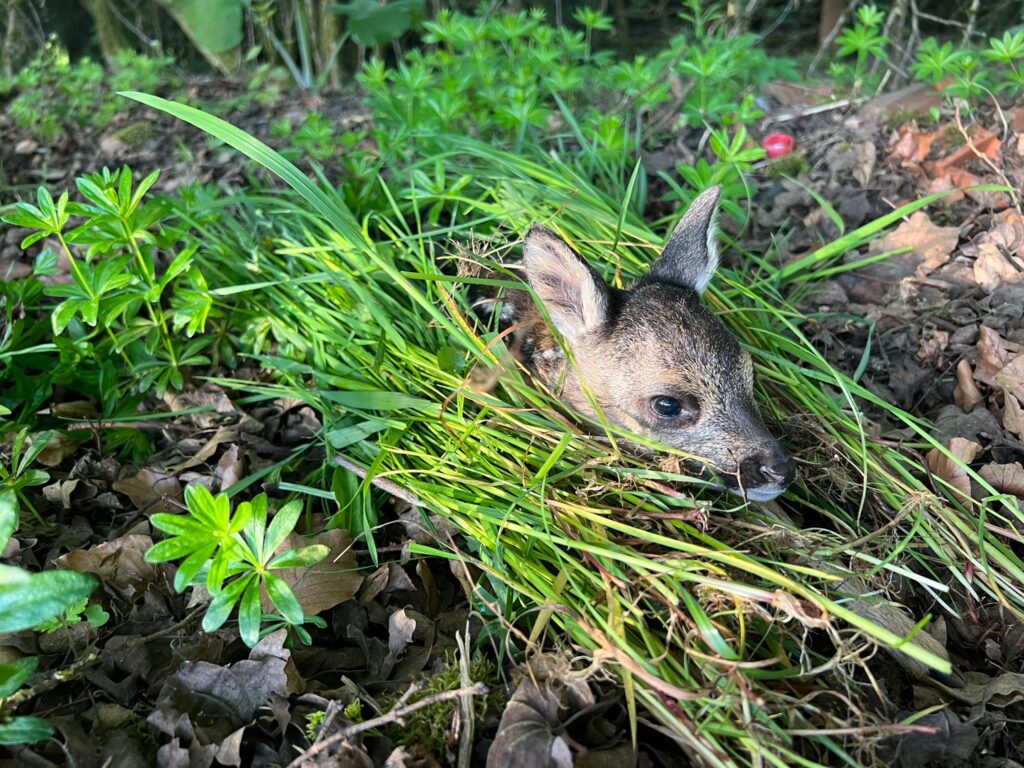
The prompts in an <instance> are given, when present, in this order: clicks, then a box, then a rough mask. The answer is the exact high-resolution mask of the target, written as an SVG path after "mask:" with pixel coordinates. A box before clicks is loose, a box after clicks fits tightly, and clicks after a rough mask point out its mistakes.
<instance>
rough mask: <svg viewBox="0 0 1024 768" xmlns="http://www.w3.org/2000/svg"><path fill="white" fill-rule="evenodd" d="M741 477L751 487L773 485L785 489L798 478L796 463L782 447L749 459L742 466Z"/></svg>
mask: <svg viewBox="0 0 1024 768" xmlns="http://www.w3.org/2000/svg"><path fill="white" fill-rule="evenodd" d="M740 475H741V477H742V480H743V483H744V484H745V485H747V486H749V487H755V486H760V485H769V484H771V485H777V486H779V487H780V488H785V487H786V486H787V485H789V484H790V483H792V482H793V479H794V478H795V477H796V463H795V462H794V461H793V459H792V457H790V456H789V454H787V453H786V452H785V451H783V450H782V449H781V447H780V448H779V449H778V450H775V451H771V452H770V453H764V454H761V455H760V456H753V457H751V458H749V459H747V460H746V461H745V462H743V464H742V465H741V466H740Z"/></svg>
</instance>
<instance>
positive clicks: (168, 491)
mask: <svg viewBox="0 0 1024 768" xmlns="http://www.w3.org/2000/svg"><path fill="white" fill-rule="evenodd" d="M112 487H113V489H114V490H115V491H117V492H118V493H123V494H125V495H126V496H127V497H128V498H129V499H131V500H132V503H133V504H134V505H135V506H136V508H137V509H140V510H142V511H143V512H145V513H146V514H153V513H155V512H178V511H180V510H181V508H182V501H183V496H182V490H181V481H180V480H178V478H177V477H175V476H174V475H172V474H170V473H168V472H165V471H164V470H162V469H155V468H143V469H140V470H139V473H138V474H137V475H135V476H134V477H128V478H125V479H124V480H117V481H115V482H114V483H113V484H112Z"/></svg>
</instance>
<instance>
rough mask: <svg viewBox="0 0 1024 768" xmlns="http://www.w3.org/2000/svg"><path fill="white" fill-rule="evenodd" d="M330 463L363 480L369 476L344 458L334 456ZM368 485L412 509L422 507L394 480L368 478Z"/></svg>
mask: <svg viewBox="0 0 1024 768" xmlns="http://www.w3.org/2000/svg"><path fill="white" fill-rule="evenodd" d="M331 463H332V464H337V465H338V466H339V467H342V468H344V469H347V470H348V471H349V472H352V473H354V474H356V475H358V476H359V477H362V478H364V479H365V478H366V476H367V475H368V474H370V473H369V472H368V471H367V469H366V467H361V466H359V465H358V464H356V463H354V462H351V461H349V460H348V459H346V458H345V457H344V456H335V457H334V458H333V459H331ZM370 484H371V485H374V486H376V487H377V488H380V489H381V490H382V491H386V492H387V493H390V494H391V495H392V496H395V497H397V498H399V499H401V500H402V501H404V502H407V503H409V504H411V505H412V506H414V507H422V506H423V503H422V502H421V501H420V500H419V499H418V498H417V497H416V494H414V493H413V492H412V491H410V490H409V489H408V488H405V487H404V486H401V485H399V484H398V483H396V482H395V481H394V480H389V479H388V478H386V477H380V476H377V477H373V478H370Z"/></svg>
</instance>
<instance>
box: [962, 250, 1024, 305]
mask: <svg viewBox="0 0 1024 768" xmlns="http://www.w3.org/2000/svg"><path fill="white" fill-rule="evenodd" d="M1022 270H1024V261H1021V263H1020V264H1019V266H1015V264H1014V260H1013V257H1012V256H1007V255H1004V254H1003V253H1002V252H1001V251H1000V250H999V246H998V245H996V244H995V243H982V244H981V245H979V246H978V256H977V257H976V258H975V259H974V282H976V283H977V284H978V285H980V286H981V287H982V288H984V289H985V291H986V292H988V293H992V291H994V290H995V289H996V288H998V287H999V286H1000V285H1002V284H1003V283H1019V282H1020V281H1021V280H1024V271H1022Z"/></svg>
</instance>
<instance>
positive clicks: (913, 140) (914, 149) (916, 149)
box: [892, 125, 939, 163]
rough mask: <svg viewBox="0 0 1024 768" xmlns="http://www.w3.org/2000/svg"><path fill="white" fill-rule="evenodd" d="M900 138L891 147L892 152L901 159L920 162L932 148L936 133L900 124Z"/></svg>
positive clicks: (936, 136)
mask: <svg viewBox="0 0 1024 768" xmlns="http://www.w3.org/2000/svg"><path fill="white" fill-rule="evenodd" d="M899 131H900V138H899V141H897V142H896V145H895V146H894V147H893V150H892V153H893V154H894V155H896V157H898V158H900V159H902V160H909V161H912V162H915V163H920V162H921V161H923V160H924V159H925V158H926V157H928V153H929V152H931V150H932V144H934V143H935V139H937V138H938V136H939V134H938V133H921V132H919V131H916V130H915V129H914V126H911V125H901V126H900V129H899Z"/></svg>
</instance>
